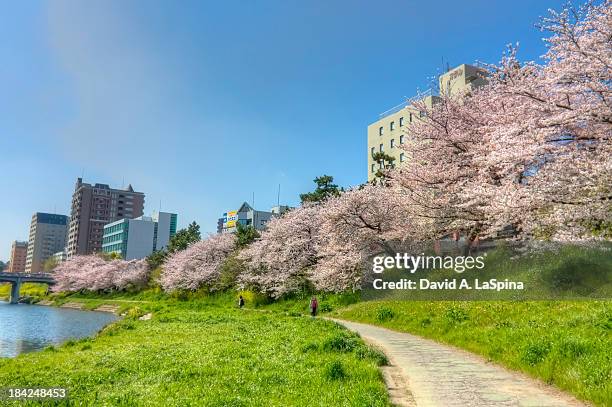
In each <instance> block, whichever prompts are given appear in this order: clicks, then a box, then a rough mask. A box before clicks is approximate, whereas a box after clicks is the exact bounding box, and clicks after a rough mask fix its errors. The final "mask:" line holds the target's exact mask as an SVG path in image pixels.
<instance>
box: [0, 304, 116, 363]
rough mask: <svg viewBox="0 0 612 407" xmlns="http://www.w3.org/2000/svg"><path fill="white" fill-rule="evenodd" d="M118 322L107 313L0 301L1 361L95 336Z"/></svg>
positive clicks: (112, 315) (113, 316)
mask: <svg viewBox="0 0 612 407" xmlns="http://www.w3.org/2000/svg"><path fill="white" fill-rule="evenodd" d="M116 319H117V316H115V315H114V314H111V313H108V312H95V311H79V310H73V309H66V308H56V307H45V306H41V305H28V304H8V303H6V302H3V301H0V357H15V356H17V355H18V354H20V353H23V352H31V351H34V350H39V349H43V348H45V347H47V346H49V345H58V344H61V343H62V342H65V341H67V340H69V339H76V338H83V337H86V336H91V335H94V334H95V333H96V332H98V331H99V330H100V329H102V327H104V326H105V325H107V324H109V323H110V322H112V321H114V320H116Z"/></svg>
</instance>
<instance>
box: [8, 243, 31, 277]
mask: <svg viewBox="0 0 612 407" xmlns="http://www.w3.org/2000/svg"><path fill="white" fill-rule="evenodd" d="M27 255H28V242H19V241H17V240H15V241H14V242H13V244H12V246H11V263H10V264H9V268H8V272H9V273H23V272H24V271H25V267H26V257H27Z"/></svg>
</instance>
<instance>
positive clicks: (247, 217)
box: [217, 202, 291, 233]
mask: <svg viewBox="0 0 612 407" xmlns="http://www.w3.org/2000/svg"><path fill="white" fill-rule="evenodd" d="M290 209H291V208H290V207H289V206H286V205H278V206H275V207H273V208H272V210H271V211H270V212H266V211H258V210H255V209H253V208H252V207H251V205H249V204H248V203H246V202H244V203H243V204H242V206H240V209H238V210H237V211H227V212H225V213H224V214H223V217H221V218H219V220H218V221H217V233H227V232H229V233H233V232H235V231H236V228H237V226H238V224H241V225H243V226H253V227H254V228H255V229H256V230H263V229H265V227H266V223H268V221H269V220H270V219H271V218H272V217H273V216H280V215H282V214H283V213H285V212H287V211H288V210H290Z"/></svg>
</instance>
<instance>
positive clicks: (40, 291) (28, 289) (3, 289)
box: [0, 283, 47, 300]
mask: <svg viewBox="0 0 612 407" xmlns="http://www.w3.org/2000/svg"><path fill="white" fill-rule="evenodd" d="M19 294H20V295H22V296H29V297H34V298H42V297H44V296H45V295H46V294H47V284H38V283H23V284H22V285H21V289H20V290H19ZM10 296H11V285H10V284H8V283H6V284H4V283H0V299H4V300H8V299H9V297H10Z"/></svg>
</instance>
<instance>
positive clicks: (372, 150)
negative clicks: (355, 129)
mask: <svg viewBox="0 0 612 407" xmlns="http://www.w3.org/2000/svg"><path fill="white" fill-rule="evenodd" d="M371 152H372V155H374V153H375V152H376V147H372V149H371Z"/></svg>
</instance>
